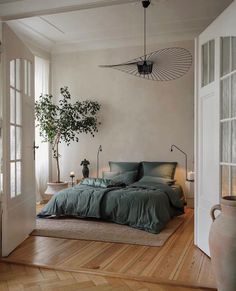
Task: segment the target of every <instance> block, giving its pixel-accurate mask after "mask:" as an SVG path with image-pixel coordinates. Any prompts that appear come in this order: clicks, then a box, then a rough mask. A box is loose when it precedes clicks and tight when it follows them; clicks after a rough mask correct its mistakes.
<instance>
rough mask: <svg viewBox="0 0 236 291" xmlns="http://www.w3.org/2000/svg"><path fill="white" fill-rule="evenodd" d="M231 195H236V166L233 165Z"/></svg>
mask: <svg viewBox="0 0 236 291" xmlns="http://www.w3.org/2000/svg"><path fill="white" fill-rule="evenodd" d="M231 195H234V196H236V167H231Z"/></svg>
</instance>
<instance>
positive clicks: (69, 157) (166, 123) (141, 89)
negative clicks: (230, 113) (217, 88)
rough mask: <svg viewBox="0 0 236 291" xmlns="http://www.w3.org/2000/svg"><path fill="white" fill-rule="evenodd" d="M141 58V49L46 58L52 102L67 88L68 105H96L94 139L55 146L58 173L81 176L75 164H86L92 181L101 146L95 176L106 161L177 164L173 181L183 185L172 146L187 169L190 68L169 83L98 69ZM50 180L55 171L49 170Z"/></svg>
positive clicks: (191, 125) (83, 137)
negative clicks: (58, 156) (91, 102)
mask: <svg viewBox="0 0 236 291" xmlns="http://www.w3.org/2000/svg"><path fill="white" fill-rule="evenodd" d="M193 45H194V43H193V41H186V42H181V43H172V44H166V45H163V44H162V45H156V46H152V47H150V48H149V50H150V51H152V50H156V49H158V48H161V47H167V46H181V47H185V48H187V49H189V50H190V51H192V52H193ZM140 54H142V48H141V47H133V48H123V49H122V48H119V49H109V50H96V51H86V52H85V51H83V52H82V51H78V52H72V53H64V54H54V55H52V92H53V94H54V96H55V97H56V98H57V97H58V96H59V88H60V87H61V86H64V85H66V86H69V89H70V91H71V94H72V96H73V98H74V101H75V100H76V97H77V98H81V99H86V98H90V99H93V100H97V101H98V102H100V103H101V105H102V110H101V113H100V118H101V122H102V125H101V126H100V128H99V133H98V134H96V136H95V138H92V137H91V136H89V135H81V136H80V142H79V143H72V144H71V145H70V146H69V147H67V146H66V145H63V144H62V145H61V154H62V157H61V173H62V178H63V180H69V172H70V171H72V170H73V171H75V172H76V176H77V177H81V176H82V174H81V166H80V161H81V160H82V159H84V158H86V159H88V160H89V161H90V163H91V165H90V170H91V175H92V176H96V155H97V149H98V146H99V145H100V144H101V145H102V147H103V152H102V153H101V156H100V175H101V173H102V170H107V169H108V161H109V160H113V161H143V160H146V161H177V162H179V167H178V170H177V175H176V177H177V180H178V182H179V183H181V184H182V185H184V175H185V172H184V169H183V166H184V157H183V156H182V155H181V154H180V153H179V152H177V151H175V152H173V153H171V152H170V146H171V144H173V143H174V144H176V145H178V146H179V147H181V148H182V149H183V150H185V151H186V152H187V153H188V154H189V169H190V170H192V169H193V152H194V81H193V67H192V68H191V70H190V71H189V73H188V74H187V75H185V76H184V77H182V78H181V79H179V80H176V81H171V82H153V81H148V80H143V79H140V78H137V77H134V76H131V75H128V74H125V73H123V72H120V71H118V70H114V69H104V68H99V67H98V65H100V64H112V63H114V64H115V63H119V62H123V61H126V60H131V59H133V58H135V57H138V56H139V55H140ZM53 176H54V177H55V168H54V171H53Z"/></svg>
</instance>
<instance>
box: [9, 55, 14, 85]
mask: <svg viewBox="0 0 236 291" xmlns="http://www.w3.org/2000/svg"><path fill="white" fill-rule="evenodd" d="M10 86H12V87H15V60H12V61H10Z"/></svg>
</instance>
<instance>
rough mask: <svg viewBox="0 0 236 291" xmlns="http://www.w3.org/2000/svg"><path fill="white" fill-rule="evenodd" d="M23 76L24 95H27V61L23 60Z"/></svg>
mask: <svg viewBox="0 0 236 291" xmlns="http://www.w3.org/2000/svg"><path fill="white" fill-rule="evenodd" d="M24 76H25V86H24V87H25V90H24V93H25V94H26V95H27V93H28V92H27V91H28V69H27V61H26V60H24Z"/></svg>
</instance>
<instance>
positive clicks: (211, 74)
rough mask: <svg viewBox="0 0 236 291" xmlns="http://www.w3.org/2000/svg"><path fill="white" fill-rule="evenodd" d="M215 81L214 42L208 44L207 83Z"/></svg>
mask: <svg viewBox="0 0 236 291" xmlns="http://www.w3.org/2000/svg"><path fill="white" fill-rule="evenodd" d="M214 79H215V41H214V40H211V41H210V42H209V83H211V82H213V81H214Z"/></svg>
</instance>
